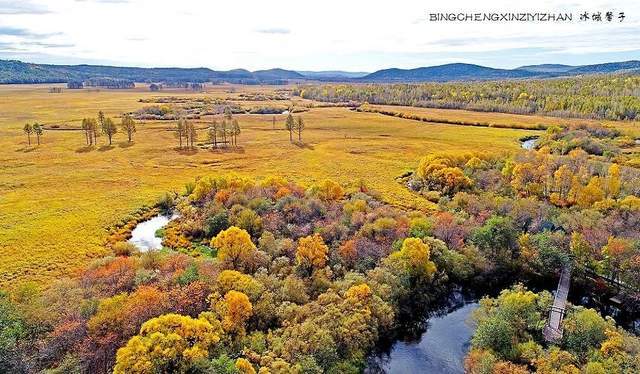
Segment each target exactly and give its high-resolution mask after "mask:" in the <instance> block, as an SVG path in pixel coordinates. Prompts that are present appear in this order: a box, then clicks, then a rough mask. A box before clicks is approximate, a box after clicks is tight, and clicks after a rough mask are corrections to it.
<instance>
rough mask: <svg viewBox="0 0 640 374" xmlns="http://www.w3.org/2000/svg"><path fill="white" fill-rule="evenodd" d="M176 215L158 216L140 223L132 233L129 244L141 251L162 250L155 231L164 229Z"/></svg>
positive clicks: (159, 239)
mask: <svg viewBox="0 0 640 374" xmlns="http://www.w3.org/2000/svg"><path fill="white" fill-rule="evenodd" d="M176 217H177V216H176V215H173V216H168V215H164V214H159V215H157V216H155V217H153V218H151V219H149V220H146V221H143V222H140V223H139V224H138V225H137V226H136V228H135V229H133V231H131V239H129V243H133V244H134V245H135V246H136V247H138V249H139V250H141V251H149V250H152V249H160V248H162V238H158V237H157V236H156V231H158V230H159V229H161V228H163V227H165V226H166V225H167V223H169V221H171V220H172V219H174V218H176Z"/></svg>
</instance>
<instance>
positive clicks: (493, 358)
mask: <svg viewBox="0 0 640 374" xmlns="http://www.w3.org/2000/svg"><path fill="white" fill-rule="evenodd" d="M552 303H553V298H552V296H551V294H550V293H548V292H546V291H545V292H541V293H538V294H536V293H533V292H531V291H528V290H527V289H526V288H524V287H522V286H514V287H513V288H511V289H508V290H504V291H502V293H501V294H500V295H499V296H498V297H496V298H485V299H483V300H482V301H481V302H480V307H479V309H477V310H476V311H475V313H474V319H475V321H476V323H477V325H478V327H477V330H476V331H475V333H474V335H473V339H472V349H471V351H470V353H469V354H468V355H467V358H466V360H465V367H466V372H467V373H469V374H494V373H509V374H528V373H531V372H535V373H563V374H579V373H587V374H598V373H602V374H604V373H637V372H640V357H639V356H638V352H639V351H640V339H638V337H637V336H634V335H631V334H630V333H628V332H626V331H625V330H623V329H621V328H619V327H616V325H615V323H614V321H613V320H611V319H609V318H607V319H605V318H602V317H601V316H600V315H599V314H598V313H596V312H595V311H594V310H592V309H584V308H581V307H570V308H569V310H568V312H567V316H566V317H565V319H564V336H563V339H562V341H561V342H560V343H559V344H558V345H552V346H548V345H547V344H546V342H545V341H544V339H543V336H542V326H544V324H545V315H546V313H547V310H548V309H549V308H550V306H551V305H552Z"/></svg>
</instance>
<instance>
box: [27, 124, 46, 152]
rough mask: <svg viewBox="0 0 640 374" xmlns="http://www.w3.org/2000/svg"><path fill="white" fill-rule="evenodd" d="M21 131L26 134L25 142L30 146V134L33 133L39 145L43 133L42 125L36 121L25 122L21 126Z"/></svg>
mask: <svg viewBox="0 0 640 374" xmlns="http://www.w3.org/2000/svg"><path fill="white" fill-rule="evenodd" d="M22 131H24V133H25V135H27V142H28V144H29V146H31V135H33V134H35V136H36V140H37V142H38V145H40V138H41V137H42V135H44V125H41V124H39V123H37V122H36V123H34V124H30V123H27V124H25V125H24V127H23V128H22Z"/></svg>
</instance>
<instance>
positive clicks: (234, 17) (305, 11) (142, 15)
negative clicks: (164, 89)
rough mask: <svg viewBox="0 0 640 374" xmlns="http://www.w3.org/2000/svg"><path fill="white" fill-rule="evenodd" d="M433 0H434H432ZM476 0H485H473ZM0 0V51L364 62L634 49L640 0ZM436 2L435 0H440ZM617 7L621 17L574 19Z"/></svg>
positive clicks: (233, 63) (539, 57)
mask: <svg viewBox="0 0 640 374" xmlns="http://www.w3.org/2000/svg"><path fill="white" fill-rule="evenodd" d="M430 3H433V4H430ZM479 3H481V4H479ZM518 3H519V2H518V1H513V0H509V1H504V0H484V1H477V0H475V1H458V0H449V1H437V2H429V1H425V0H395V1H388V0H386V1H377V0H369V1H363V0H352V1H347V0H339V1H337V0H323V1H316V2H310V1H300V0H297V1H289V0H271V1H268V0H233V1H216V0H208V1H207V0H180V1H161V0H48V1H44V0H0V59H18V60H22V61H26V62H37V63H53V64H78V63H89V64H107V65H121V66H143V67H167V66H174V67H208V68H211V69H216V70H227V69H234V68H245V69H249V70H257V69H267V68H274V67H280V68H285V69H292V70H316V71H318V70H346V71H362V72H371V71H375V70H379V69H383V68H389V67H399V68H415V67H420V66H431V65H440V64H446V63H452V62H463V63H475V64H479V65H485V66H491V67H498V68H514V67H517V66H521V65H529V64H540V63H561V64H569V65H581V64H591V63H602V62H610V61H623V60H631V59H640V1H638V0H619V1H610V0H605V1H597V0H590V1H571V0H568V1H558V0H541V1H536V2H529V1H528V2H520V3H523V4H518ZM436 4H437V5H436ZM608 11H612V12H613V13H614V15H615V17H617V16H618V14H619V12H624V15H625V19H624V20H623V21H622V22H620V21H619V20H618V19H617V18H614V19H613V21H611V22H607V21H606V20H603V21H601V22H596V21H592V20H589V21H580V20H579V15H580V14H582V13H584V12H588V13H589V14H592V13H595V12H602V14H603V17H604V14H605V13H606V12H608ZM503 12H509V13H520V12H528V13H536V12H541V13H559V12H562V13H572V14H573V17H574V20H573V21H571V22H556V23H550V22H526V23H523V22H437V21H433V20H430V13H456V14H457V13H503Z"/></svg>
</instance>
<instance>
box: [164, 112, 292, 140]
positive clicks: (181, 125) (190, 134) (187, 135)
mask: <svg viewBox="0 0 640 374" xmlns="http://www.w3.org/2000/svg"><path fill="white" fill-rule="evenodd" d="M284 125H285V128H286V129H287V131H288V132H289V141H290V142H292V143H293V141H294V134H296V136H297V138H298V142H300V143H302V133H303V131H304V129H305V122H304V119H303V118H302V117H300V116H298V117H297V118H294V117H293V115H292V114H291V112H290V113H289V114H288V115H287V117H286V119H285V123H284ZM272 129H273V130H275V129H276V117H275V116H274V117H273V118H272ZM240 133H241V128H240V123H239V122H238V120H237V119H235V118H234V117H233V111H232V109H231V108H230V107H225V108H224V112H223V118H222V121H220V122H218V120H217V119H216V118H214V119H213V120H212V122H211V124H210V126H209V127H207V129H206V134H207V140H208V142H209V144H210V145H211V148H212V149H217V148H219V147H228V146H229V145H231V146H232V147H237V146H238V136H239V135H240ZM175 134H176V137H177V138H178V142H179V143H178V146H179V148H181V149H182V148H184V147H188V148H193V147H194V144H195V142H196V141H197V138H198V128H197V127H196V125H195V123H194V122H193V121H189V120H188V119H187V118H184V117H182V118H180V119H178V121H177V122H176V127H175Z"/></svg>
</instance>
